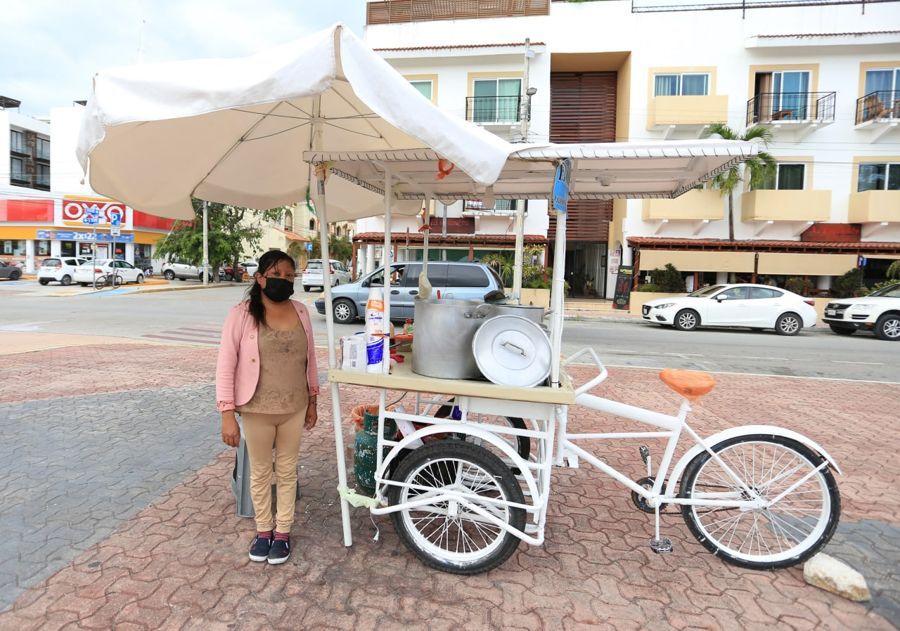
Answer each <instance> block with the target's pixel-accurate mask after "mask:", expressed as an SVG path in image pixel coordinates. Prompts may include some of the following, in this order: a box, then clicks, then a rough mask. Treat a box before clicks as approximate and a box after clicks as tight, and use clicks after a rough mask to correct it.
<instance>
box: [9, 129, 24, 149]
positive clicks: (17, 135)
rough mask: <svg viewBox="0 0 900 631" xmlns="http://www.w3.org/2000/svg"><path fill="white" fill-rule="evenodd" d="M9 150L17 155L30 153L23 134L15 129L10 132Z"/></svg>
mask: <svg viewBox="0 0 900 631" xmlns="http://www.w3.org/2000/svg"><path fill="white" fill-rule="evenodd" d="M9 149H10V151H14V152H15V153H28V151H27V147H26V145H25V134H24V133H23V132H21V131H16V130H15V129H10V130H9Z"/></svg>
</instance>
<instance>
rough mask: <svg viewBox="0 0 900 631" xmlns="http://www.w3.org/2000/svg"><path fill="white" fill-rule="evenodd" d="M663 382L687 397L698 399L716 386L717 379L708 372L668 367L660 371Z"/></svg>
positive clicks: (692, 399)
mask: <svg viewBox="0 0 900 631" xmlns="http://www.w3.org/2000/svg"><path fill="white" fill-rule="evenodd" d="M659 378H660V379H662V382H663V383H664V384H666V385H667V386H669V387H670V388H672V390H674V391H675V392H677V393H678V394H680V395H681V396H683V397H684V398H685V399H689V400H691V401H696V400H697V399H699V398H700V397H702V396H703V395H704V394H709V393H710V392H712V389H713V388H715V387H716V380H715V379H714V378H713V376H712V375H711V374H709V373H708V372H699V371H696V370H678V369H675V368H666V369H665V370H663V371H662V372H661V373H659Z"/></svg>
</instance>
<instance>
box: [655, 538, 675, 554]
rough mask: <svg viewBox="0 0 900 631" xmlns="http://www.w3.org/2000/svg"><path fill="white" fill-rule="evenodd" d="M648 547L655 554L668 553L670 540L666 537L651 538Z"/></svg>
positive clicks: (670, 548) (670, 545)
mask: <svg viewBox="0 0 900 631" xmlns="http://www.w3.org/2000/svg"><path fill="white" fill-rule="evenodd" d="M650 549H651V550H653V551H654V552H655V553H656V554H668V553H670V552H671V551H672V540H671V539H668V538H666V537H662V538H661V539H651V540H650Z"/></svg>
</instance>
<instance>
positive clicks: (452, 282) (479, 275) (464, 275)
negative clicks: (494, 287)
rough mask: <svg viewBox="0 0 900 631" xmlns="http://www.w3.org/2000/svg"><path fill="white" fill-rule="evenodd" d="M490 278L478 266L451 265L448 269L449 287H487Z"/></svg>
mask: <svg viewBox="0 0 900 631" xmlns="http://www.w3.org/2000/svg"><path fill="white" fill-rule="evenodd" d="M489 284H490V283H489V282H488V277H487V275H486V274H485V273H484V270H482V269H481V268H480V267H478V266H476V265H450V266H449V268H448V269H447V287H487V286H488V285H489Z"/></svg>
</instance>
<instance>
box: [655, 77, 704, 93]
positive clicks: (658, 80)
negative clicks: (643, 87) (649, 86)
mask: <svg viewBox="0 0 900 631" xmlns="http://www.w3.org/2000/svg"><path fill="white" fill-rule="evenodd" d="M654 79H655V80H654V82H653V83H654V89H653V96H706V95H707V94H709V75H708V74H706V73H683V74H658V75H655V77H654Z"/></svg>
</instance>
